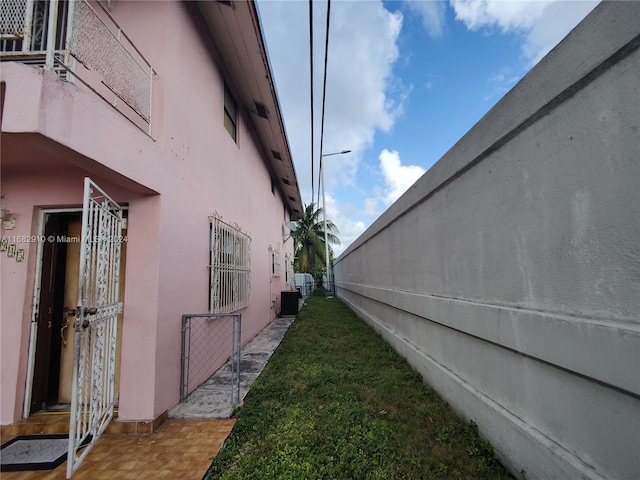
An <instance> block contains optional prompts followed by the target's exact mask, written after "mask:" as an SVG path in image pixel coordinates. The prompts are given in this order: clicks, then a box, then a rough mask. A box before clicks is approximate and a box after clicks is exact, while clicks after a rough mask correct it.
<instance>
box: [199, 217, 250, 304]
mask: <svg viewBox="0 0 640 480" xmlns="http://www.w3.org/2000/svg"><path fill="white" fill-rule="evenodd" d="M209 236H210V241H209V250H210V255H209V258H210V271H211V276H210V282H209V310H210V312H211V313H231V312H235V311H237V310H240V309H241V308H245V307H247V306H249V302H250V300H251V237H250V236H249V235H247V234H245V233H242V231H240V228H239V227H237V226H235V225H230V224H228V223H225V222H223V221H222V220H221V219H220V218H217V217H214V218H213V219H212V220H211V225H210V235H209Z"/></svg>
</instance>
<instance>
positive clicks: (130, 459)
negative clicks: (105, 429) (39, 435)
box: [1, 317, 295, 480]
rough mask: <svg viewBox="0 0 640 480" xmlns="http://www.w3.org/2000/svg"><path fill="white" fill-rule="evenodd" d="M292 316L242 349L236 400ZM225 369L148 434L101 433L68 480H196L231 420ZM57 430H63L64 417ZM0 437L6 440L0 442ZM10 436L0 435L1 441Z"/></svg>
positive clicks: (42, 478) (37, 474) (44, 479)
mask: <svg viewBox="0 0 640 480" xmlns="http://www.w3.org/2000/svg"><path fill="white" fill-rule="evenodd" d="M294 320H295V318H294V317H284V318H277V319H275V320H274V321H273V322H271V323H270V324H269V325H268V326H267V327H265V328H264V329H263V330H262V331H261V332H260V333H258V335H256V336H255V337H254V338H253V340H251V341H250V342H249V343H248V344H247V345H245V346H244V347H242V355H241V358H240V400H241V401H242V400H243V399H244V397H245V395H246V394H247V392H248V391H249V387H250V386H251V384H252V383H253V381H254V380H255V379H256V378H258V375H259V374H260V372H261V371H262V369H263V368H264V366H265V365H266V363H267V361H268V360H269V358H270V357H271V354H272V353H273V351H274V350H275V349H276V347H277V346H278V345H279V344H280V341H281V340H282V338H283V337H284V334H285V333H286V332H287V329H288V328H289V326H290V325H291V324H292V323H293V321H294ZM230 371H231V370H230V365H229V364H228V363H227V364H225V365H224V366H223V367H222V368H221V369H220V370H219V371H218V372H217V373H216V374H214V375H213V377H211V378H209V380H207V381H206V382H205V383H204V384H203V385H202V386H200V387H199V388H198V389H197V390H196V391H195V392H193V393H192V394H191V395H190V396H189V397H188V399H187V402H186V403H182V404H179V405H178V406H177V407H175V408H174V409H172V410H171V412H170V417H173V418H169V419H168V420H167V421H165V422H164V423H163V424H162V425H161V426H160V428H158V430H157V431H156V432H154V433H152V434H141V435H138V434H135V435H134V434H129V435H123V434H108V433H105V434H103V435H102V436H101V437H100V438H99V439H98V441H97V442H96V444H95V446H94V448H93V450H92V451H91V452H90V453H89V455H88V456H87V458H86V459H85V461H84V462H83V464H82V465H81V466H80V468H79V469H78V471H77V472H76V473H75V474H74V476H73V479H74V480H76V479H77V480H83V479H86V480H101V479H110V480H126V479H135V480H139V479H142V478H154V479H155V478H163V479H170V480H187V479H188V480H201V479H202V478H203V476H204V474H205V473H206V471H207V470H208V468H209V465H211V458H212V457H214V456H215V455H217V453H218V451H219V450H220V448H222V445H223V444H224V442H225V440H226V439H227V437H228V436H229V434H230V433H231V430H232V429H233V425H234V424H235V419H230V418H229V417H230V416H231V414H232V411H233V407H234V406H233V405H232V404H231V389H230V384H231V374H230ZM61 428H66V429H67V430H66V431H67V432H68V431H69V430H68V428H69V420H68V417H67V418H66V419H65V421H63V422H61ZM5 437H6V438H5ZM11 437H12V435H5V434H3V435H2V442H5V441H7V440H9V439H10V438H11ZM66 467H67V464H66V462H64V463H63V464H62V465H60V466H59V467H57V468H56V469H54V470H44V471H30V472H3V473H2V475H1V477H2V480H5V479H6V480H63V479H64V478H65V473H66Z"/></svg>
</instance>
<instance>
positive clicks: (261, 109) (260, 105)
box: [255, 102, 269, 118]
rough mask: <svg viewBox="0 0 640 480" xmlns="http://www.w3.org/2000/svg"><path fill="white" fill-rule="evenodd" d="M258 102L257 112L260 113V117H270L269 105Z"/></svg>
mask: <svg viewBox="0 0 640 480" xmlns="http://www.w3.org/2000/svg"><path fill="white" fill-rule="evenodd" d="M255 103H256V113H257V114H258V116H259V117H262V118H269V114H268V113H267V107H265V106H264V104H263V103H258V102H255Z"/></svg>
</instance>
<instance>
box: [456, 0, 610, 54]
mask: <svg viewBox="0 0 640 480" xmlns="http://www.w3.org/2000/svg"><path fill="white" fill-rule="evenodd" d="M598 3H599V0H568V1H567V0H451V7H452V8H453V10H454V12H455V14H456V18H457V19H458V20H460V21H461V22H463V23H464V24H465V25H466V26H467V28H468V29H469V30H480V29H491V28H498V29H499V30H500V31H502V32H518V33H523V34H524V35H525V41H524V44H523V47H522V51H523V54H524V55H525V56H526V58H527V59H528V60H529V61H530V62H531V64H532V65H533V64H535V63H536V62H538V60H540V59H541V58H542V57H543V56H544V55H546V54H547V53H548V52H549V50H551V48H553V47H554V46H555V45H556V44H557V43H558V42H559V41H560V40H562V39H563V38H564V37H565V36H566V35H567V34H568V33H569V31H571V29H572V28H573V27H575V26H576V25H577V24H578V23H579V22H580V21H581V20H582V19H583V18H584V17H585V15H586V14H587V13H588V12H590V11H591V10H592V9H593V8H594V7H595V6H596V5H597V4H598Z"/></svg>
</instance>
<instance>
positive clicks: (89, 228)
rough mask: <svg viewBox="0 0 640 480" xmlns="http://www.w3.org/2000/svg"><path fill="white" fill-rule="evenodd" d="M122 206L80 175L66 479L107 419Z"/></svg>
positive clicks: (111, 403)
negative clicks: (79, 235)
mask: <svg viewBox="0 0 640 480" xmlns="http://www.w3.org/2000/svg"><path fill="white" fill-rule="evenodd" d="M121 232H122V209H121V208H120V206H119V205H118V204H117V203H116V202H114V201H113V200H112V199H111V198H110V197H109V196H108V195H107V194H106V193H105V192H104V191H103V190H102V189H100V188H99V187H98V186H97V185H96V184H95V183H93V182H92V181H91V180H90V179H89V178H85V180H84V202H83V206H82V238H81V242H82V246H81V249H80V269H79V281H78V307H77V309H76V311H75V315H76V318H75V321H74V328H75V332H76V335H75V359H74V367H73V386H72V399H71V417H70V425H69V454H68V456H67V478H70V477H71V475H73V473H74V472H75V471H76V470H77V469H78V467H79V466H80V463H81V462H82V461H83V460H84V458H85V457H86V456H87V454H88V453H89V451H90V450H91V448H92V447H93V445H94V444H95V442H96V441H97V440H98V437H99V436H100V435H101V434H102V432H103V431H104V430H105V428H106V427H107V425H108V424H109V422H110V421H111V419H112V418H113V409H114V403H115V373H116V343H117V340H116V338H117V328H118V314H119V313H120V312H121V311H122V302H120V298H119V291H120V290H119V280H120V278H119V275H120V251H121V245H122V240H123V239H122V238H121Z"/></svg>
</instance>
